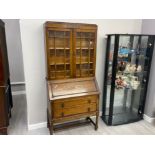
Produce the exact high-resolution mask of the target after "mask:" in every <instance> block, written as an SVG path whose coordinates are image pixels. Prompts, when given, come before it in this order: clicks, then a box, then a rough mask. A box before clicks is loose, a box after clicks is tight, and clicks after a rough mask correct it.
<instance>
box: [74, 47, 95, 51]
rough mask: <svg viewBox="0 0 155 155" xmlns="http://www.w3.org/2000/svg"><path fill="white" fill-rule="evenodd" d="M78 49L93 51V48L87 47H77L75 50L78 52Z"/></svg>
mask: <svg viewBox="0 0 155 155" xmlns="http://www.w3.org/2000/svg"><path fill="white" fill-rule="evenodd" d="M79 49H82V50H89V49H90V50H94V48H93V47H91V48H89V47H77V48H76V50H79Z"/></svg>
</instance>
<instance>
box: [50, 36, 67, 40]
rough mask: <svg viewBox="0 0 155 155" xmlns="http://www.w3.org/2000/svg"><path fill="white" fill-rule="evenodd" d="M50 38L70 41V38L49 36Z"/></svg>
mask: <svg viewBox="0 0 155 155" xmlns="http://www.w3.org/2000/svg"><path fill="white" fill-rule="evenodd" d="M48 38H53V39H55V38H58V39H59V38H60V39H70V37H63V36H49V37H48Z"/></svg>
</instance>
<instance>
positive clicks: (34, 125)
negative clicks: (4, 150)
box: [28, 122, 47, 130]
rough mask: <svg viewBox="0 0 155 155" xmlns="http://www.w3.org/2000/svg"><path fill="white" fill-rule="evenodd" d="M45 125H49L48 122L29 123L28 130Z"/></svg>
mask: <svg viewBox="0 0 155 155" xmlns="http://www.w3.org/2000/svg"><path fill="white" fill-rule="evenodd" d="M45 127H47V122H42V123H37V124H29V125H28V130H36V129H40V128H45Z"/></svg>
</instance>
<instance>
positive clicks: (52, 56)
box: [48, 29, 72, 79]
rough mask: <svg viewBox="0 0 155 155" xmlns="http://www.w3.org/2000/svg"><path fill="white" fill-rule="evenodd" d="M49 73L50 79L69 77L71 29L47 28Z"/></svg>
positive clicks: (70, 71) (70, 70) (70, 72)
mask: <svg viewBox="0 0 155 155" xmlns="http://www.w3.org/2000/svg"><path fill="white" fill-rule="evenodd" d="M48 37H49V38H48V47H49V57H48V58H49V60H48V61H49V65H50V66H49V72H50V73H49V74H50V75H51V78H52V79H61V78H66V77H67V78H69V77H71V74H72V69H71V67H70V66H71V65H70V64H71V60H72V58H71V56H72V53H71V51H72V45H71V41H72V30H69V29H64V30H58V29H56V30H54V29H53V30H49V31H48Z"/></svg>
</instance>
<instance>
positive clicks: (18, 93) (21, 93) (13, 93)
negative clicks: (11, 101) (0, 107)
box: [12, 90, 26, 95]
mask: <svg viewBox="0 0 155 155" xmlns="http://www.w3.org/2000/svg"><path fill="white" fill-rule="evenodd" d="M23 94H26V91H25V90H23V91H13V92H12V95H23Z"/></svg>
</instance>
